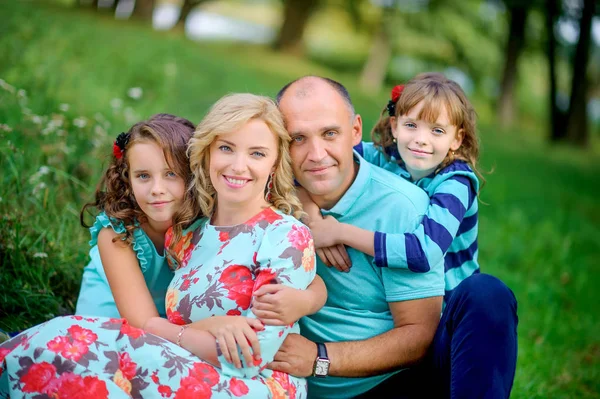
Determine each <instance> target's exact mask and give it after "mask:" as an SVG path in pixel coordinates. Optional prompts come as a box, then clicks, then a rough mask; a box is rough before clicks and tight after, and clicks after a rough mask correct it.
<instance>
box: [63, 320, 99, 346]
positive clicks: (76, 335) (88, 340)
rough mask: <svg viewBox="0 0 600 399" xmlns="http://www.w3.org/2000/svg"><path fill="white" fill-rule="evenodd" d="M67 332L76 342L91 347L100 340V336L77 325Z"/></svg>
mask: <svg viewBox="0 0 600 399" xmlns="http://www.w3.org/2000/svg"><path fill="white" fill-rule="evenodd" d="M67 332H68V333H69V334H70V335H71V337H72V338H73V339H74V340H75V341H79V342H82V343H84V344H86V345H91V344H93V343H94V342H96V340H97V339H98V336H97V335H96V334H95V333H94V332H93V331H92V330H88V329H87V328H83V327H81V326H79V325H77V324H75V325H73V326H71V327H69V329H68V330H67Z"/></svg>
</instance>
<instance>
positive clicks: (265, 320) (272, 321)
mask: <svg viewBox="0 0 600 399" xmlns="http://www.w3.org/2000/svg"><path fill="white" fill-rule="evenodd" d="M260 321H262V322H263V323H265V324H266V325H267V326H278V327H283V326H287V325H288V324H290V323H286V322H285V321H283V320H280V319H277V318H262V317H261V318H260Z"/></svg>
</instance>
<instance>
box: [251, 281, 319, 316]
mask: <svg viewBox="0 0 600 399" xmlns="http://www.w3.org/2000/svg"><path fill="white" fill-rule="evenodd" d="M305 295H306V291H304V290H297V289H295V288H291V287H288V286H285V285H283V284H265V285H263V286H262V287H260V288H259V289H257V290H256V291H255V292H254V294H253V296H254V299H253V302H252V313H254V314H255V315H256V317H258V318H259V319H260V321H262V322H263V323H265V324H268V325H271V326H286V325H288V324H292V323H294V322H296V321H298V319H300V318H301V317H302V316H306V315H307V314H308V313H309V310H308V308H307V306H306V304H307V301H306V300H305V298H304V296H305Z"/></svg>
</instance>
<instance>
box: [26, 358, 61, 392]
mask: <svg viewBox="0 0 600 399" xmlns="http://www.w3.org/2000/svg"><path fill="white" fill-rule="evenodd" d="M55 379H56V367H54V366H53V365H51V364H50V363H47V362H43V363H36V364H33V365H32V366H31V367H30V368H29V370H28V371H27V374H25V375H24V376H23V377H21V382H22V383H23V392H27V393H36V392H39V393H43V394H47V395H49V394H51V393H52V391H53V390H54V389H56V383H54V384H53V382H56V381H54V380H55Z"/></svg>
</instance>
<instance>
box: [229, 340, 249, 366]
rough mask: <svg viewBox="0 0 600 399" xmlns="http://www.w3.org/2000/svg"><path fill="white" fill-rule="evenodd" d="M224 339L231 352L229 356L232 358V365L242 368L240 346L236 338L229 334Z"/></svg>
mask: <svg viewBox="0 0 600 399" xmlns="http://www.w3.org/2000/svg"><path fill="white" fill-rule="evenodd" d="M224 337H225V343H226V345H227V349H228V350H229V354H230V356H231V363H233V365H234V366H235V367H237V368H241V367H242V361H241V360H240V354H239V353H238V346H237V342H236V340H235V337H234V336H233V334H232V333H231V332H227V333H226V334H225V335H224ZM246 345H247V344H246Z"/></svg>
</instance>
